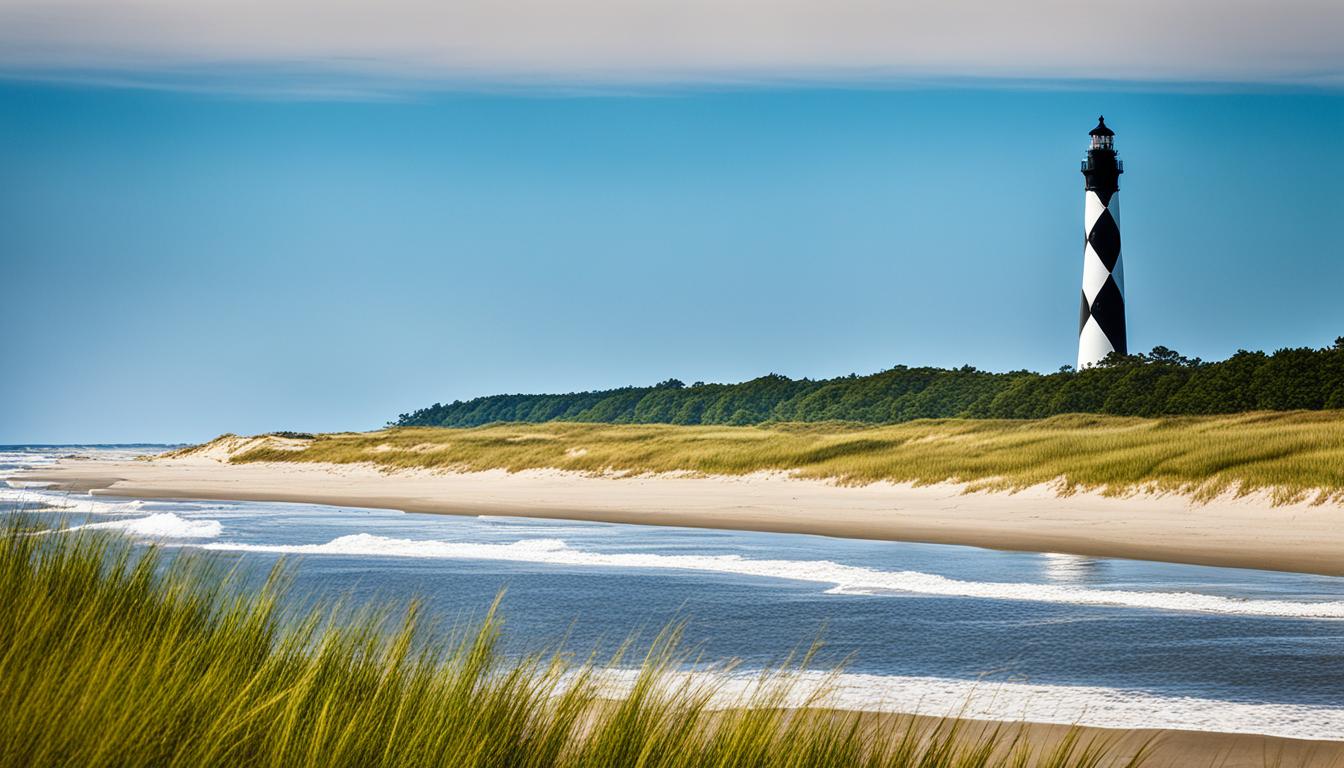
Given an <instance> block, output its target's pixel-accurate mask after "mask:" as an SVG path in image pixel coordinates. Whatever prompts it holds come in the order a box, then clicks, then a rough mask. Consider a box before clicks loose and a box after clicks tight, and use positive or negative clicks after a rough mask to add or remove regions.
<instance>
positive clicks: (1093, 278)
mask: <svg viewBox="0 0 1344 768" xmlns="http://www.w3.org/2000/svg"><path fill="white" fill-rule="evenodd" d="M1109 274H1110V272H1108V271H1106V265H1105V264H1102V263H1101V257H1100V256H1098V255H1097V252H1096V251H1094V250H1092V245H1091V244H1090V243H1089V244H1088V245H1085V246H1083V295H1084V296H1086V297H1087V304H1088V306H1089V307H1090V306H1092V302H1093V300H1095V299H1096V298H1097V291H1100V290H1101V286H1103V285H1105V284H1106V277H1107V276H1108V275H1109Z"/></svg>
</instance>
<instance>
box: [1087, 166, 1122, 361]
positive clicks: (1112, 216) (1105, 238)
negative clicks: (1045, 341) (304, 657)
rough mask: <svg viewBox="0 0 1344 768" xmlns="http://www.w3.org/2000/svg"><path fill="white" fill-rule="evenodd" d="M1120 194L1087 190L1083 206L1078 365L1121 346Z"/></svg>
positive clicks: (1115, 350) (1120, 351) (1100, 358)
mask: <svg viewBox="0 0 1344 768" xmlns="http://www.w3.org/2000/svg"><path fill="white" fill-rule="evenodd" d="M1119 217H1120V193H1119V192H1118V191H1104V190H1103V191H1100V192H1098V191H1097V190H1092V189H1089V190H1087V203H1086V205H1085V206H1084V209H1083V232H1084V233H1085V235H1086V241H1085V242H1084V245H1083V302H1082V308H1081V310H1080V312H1079V316H1078V367H1079V368H1086V367H1088V366H1092V365H1096V364H1097V363H1099V362H1101V361H1102V359H1103V358H1105V357H1106V356H1107V355H1109V354H1110V353H1111V352H1119V353H1120V354H1122V355H1123V354H1126V353H1127V347H1126V345H1125V271H1124V266H1123V265H1122V263H1121V261H1120V221H1119Z"/></svg>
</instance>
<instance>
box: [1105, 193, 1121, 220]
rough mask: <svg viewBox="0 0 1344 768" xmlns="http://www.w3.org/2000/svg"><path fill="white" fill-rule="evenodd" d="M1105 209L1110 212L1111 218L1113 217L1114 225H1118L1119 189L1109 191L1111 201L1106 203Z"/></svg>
mask: <svg viewBox="0 0 1344 768" xmlns="http://www.w3.org/2000/svg"><path fill="white" fill-rule="evenodd" d="M1106 210H1108V211H1110V212H1111V218H1112V219H1115V225H1116V226H1117V227H1118V226H1120V190H1118V189H1117V190H1116V191H1114V192H1112V193H1111V202H1109V203H1107V204H1106Z"/></svg>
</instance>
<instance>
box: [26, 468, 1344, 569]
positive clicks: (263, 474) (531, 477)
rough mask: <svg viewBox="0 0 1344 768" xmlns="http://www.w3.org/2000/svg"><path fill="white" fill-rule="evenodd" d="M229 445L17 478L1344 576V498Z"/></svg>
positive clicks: (187, 495) (113, 492)
mask: <svg viewBox="0 0 1344 768" xmlns="http://www.w3.org/2000/svg"><path fill="white" fill-rule="evenodd" d="M226 459H227V456H226V455H218V456H216V455H192V456H188V457H185V458H176V459H165V458H158V459H153V460H148V461H120V462H110V461H95V460H80V459H67V460H63V461H61V462H59V463H57V464H55V465H53V466H51V467H47V468H43V469H41V470H37V471H29V472H25V473H20V474H18V475H16V476H14V478H13V479H15V480H22V481H30V482H45V483H51V484H52V486H53V487H55V488H58V489H66V490H71V491H79V492H85V491H87V492H92V493H94V494H98V495H110V496H127V497H142V498H179V499H217V500H219V499H232V500H253V501H282V502H305V503H316V504H330V505H338V506H356V507H374V508H387V509H399V510H404V511H408V512H429V513H441V514H458V515H480V514H487V515H517V516H527V517H543V518H566V519H574V520H590V521H598V522H614V523H633V524H643V525H677V526H690V527H701V528H726V529H737V530H756V531H772V532H781V533H807V534H819V535H824V536H840V537H849V538H866V539H882V540H893V541H914V542H927V543H936V544H962V545H969V546H976V547H988V548H994V549H1006V550H1022V551H1032V552H1057V553H1065V554H1073V555H1084V556H1093V557H1122V558H1134V559H1140V560H1157V561H1164V562H1173V563H1188V564H1196V565H1214V566H1228V567H1237V568H1259V569H1268V570H1280V571H1294V572H1302V573H1317V574H1324V575H1331V576H1340V575H1344V508H1341V507H1340V506H1338V505H1333V504H1325V505H1311V504H1307V503H1299V504H1291V505H1282V506H1274V505H1273V504H1271V503H1270V502H1269V500H1268V499H1267V498H1266V497H1265V496H1263V495H1251V496H1246V497H1242V498H1229V497H1224V498H1219V499H1215V500H1213V501H1210V502H1206V503H1205V502H1200V503H1196V502H1192V501H1191V500H1190V499H1189V498H1186V497H1184V496H1180V495H1177V494H1164V495H1154V494H1146V495H1136V496H1130V497H1125V498H1117V497H1107V496H1103V495H1101V494H1098V493H1078V494H1073V495H1070V496H1064V497H1061V496H1059V495H1058V494H1057V493H1056V492H1055V490H1054V489H1052V488H1049V487H1044V486H1041V487H1033V488H1028V489H1026V490H1023V491H1019V492H1016V493H995V492H977V493H965V492H964V488H963V487H962V486H959V485H954V484H950V483H949V484H940V485H932V486H921V487H916V486H912V485H908V484H904V485H902V484H891V483H874V484H871V485H863V486H840V485H836V484H833V483H829V482H826V481H820V480H804V479H797V478H791V477H788V476H787V475H786V474H783V473H773V474H754V475H745V476H737V477H719V476H714V477H695V476H677V475H654V476H639V477H620V478H616V477H601V476H593V475H587V474H581V473H575V472H564V471H559V470H526V471H521V472H515V473H509V472H505V471H503V470H492V471H484V472H470V473H463V472H437V471H433V472H431V471H415V470H405V471H396V472H385V471H382V470H380V469H378V468H375V467H373V466H367V465H350V464H341V465H331V464H313V463H298V462H296V463H287V462H275V463H250V464H236V465H235V464H229V463H227V462H226Z"/></svg>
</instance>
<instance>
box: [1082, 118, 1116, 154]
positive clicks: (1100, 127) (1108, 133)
mask: <svg viewBox="0 0 1344 768" xmlns="http://www.w3.org/2000/svg"><path fill="white" fill-rule="evenodd" d="M1087 135H1088V136H1091V137H1092V149H1105V150H1111V151H1114V149H1115V144H1114V142H1115V131H1112V130H1111V129H1110V128H1107V127H1106V118H1105V117H1098V118H1097V127H1096V128H1093V129H1092V130H1091V131H1088V134H1087Z"/></svg>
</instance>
